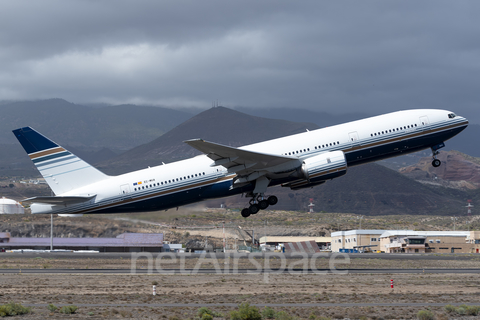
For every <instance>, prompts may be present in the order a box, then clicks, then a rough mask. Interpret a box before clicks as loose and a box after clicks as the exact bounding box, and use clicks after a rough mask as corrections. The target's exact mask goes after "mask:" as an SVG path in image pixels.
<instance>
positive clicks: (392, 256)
mask: <svg viewBox="0 0 480 320" xmlns="http://www.w3.org/2000/svg"><path fill="white" fill-rule="evenodd" d="M133 255H136V256H138V259H147V258H148V257H147V256H153V257H154V258H155V257H157V256H159V255H168V256H170V257H176V258H185V259H197V258H200V257H201V258H206V259H209V258H211V259H225V258H234V259H248V258H249V257H251V256H252V255H253V256H255V257H259V258H266V257H277V258H285V259H298V258H300V257H303V256H305V257H308V258H312V257H322V258H330V257H332V256H338V257H342V256H348V257H349V258H350V259H382V260H477V259H479V258H480V254H475V253H473V254H471V253H445V254H434V253H431V254H428V253H427V254H419V253H417V254H413V253H412V254H408V253H327V252H322V253H315V254H307V253H280V252H255V253H218V252H217V253H215V252H207V253H203V254H199V253H171V252H100V253H90V252H78V253H77V252H24V253H19V252H15V253H13V252H2V253H0V257H2V258H35V257H42V258H64V259H69V258H85V259H127V258H131V257H132V256H133Z"/></svg>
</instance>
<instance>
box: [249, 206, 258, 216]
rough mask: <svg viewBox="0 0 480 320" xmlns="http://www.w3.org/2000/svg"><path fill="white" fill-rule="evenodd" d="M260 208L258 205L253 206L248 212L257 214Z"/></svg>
mask: <svg viewBox="0 0 480 320" xmlns="http://www.w3.org/2000/svg"><path fill="white" fill-rule="evenodd" d="M259 210H260V208H259V207H258V204H252V205H251V206H250V207H248V211H249V212H250V214H256V213H257V212H258V211H259Z"/></svg>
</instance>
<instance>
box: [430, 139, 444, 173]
mask: <svg viewBox="0 0 480 320" xmlns="http://www.w3.org/2000/svg"><path fill="white" fill-rule="evenodd" d="M443 147H445V143H443V142H442V143H440V144H437V145H436V146H433V147H431V149H432V158H433V160H432V166H433V167H435V168H438V167H440V165H441V164H442V161H440V160H438V159H437V155H438V154H439V153H440V152H438V149H440V148H443Z"/></svg>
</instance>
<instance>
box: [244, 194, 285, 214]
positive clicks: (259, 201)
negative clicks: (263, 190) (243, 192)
mask: <svg viewBox="0 0 480 320" xmlns="http://www.w3.org/2000/svg"><path fill="white" fill-rule="evenodd" d="M251 197H252V199H250V201H249V204H250V206H249V207H248V208H244V209H243V210H242V212H241V214H242V217H244V218H247V217H249V216H250V215H251V214H257V213H258V211H260V210H265V209H267V208H268V207H269V206H273V205H276V204H277V202H278V198H277V197H276V196H269V197H268V198H266V199H265V197H264V195H263V194H262V195H258V194H252V195H251Z"/></svg>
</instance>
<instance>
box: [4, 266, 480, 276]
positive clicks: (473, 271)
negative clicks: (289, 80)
mask: <svg viewBox="0 0 480 320" xmlns="http://www.w3.org/2000/svg"><path fill="white" fill-rule="evenodd" d="M21 273H25V274H27V273H28V274H95V275H102V274H165V275H168V274H176V275H195V274H402V273H408V274H422V273H423V274H442V273H445V274H448V273H449V274H479V273H480V268H475V269H458V268H437V269H432V268H429V269H415V268H413V269H289V268H283V269H276V268H270V269H220V268H219V269H160V270H157V269H155V268H153V269H0V274H21Z"/></svg>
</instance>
